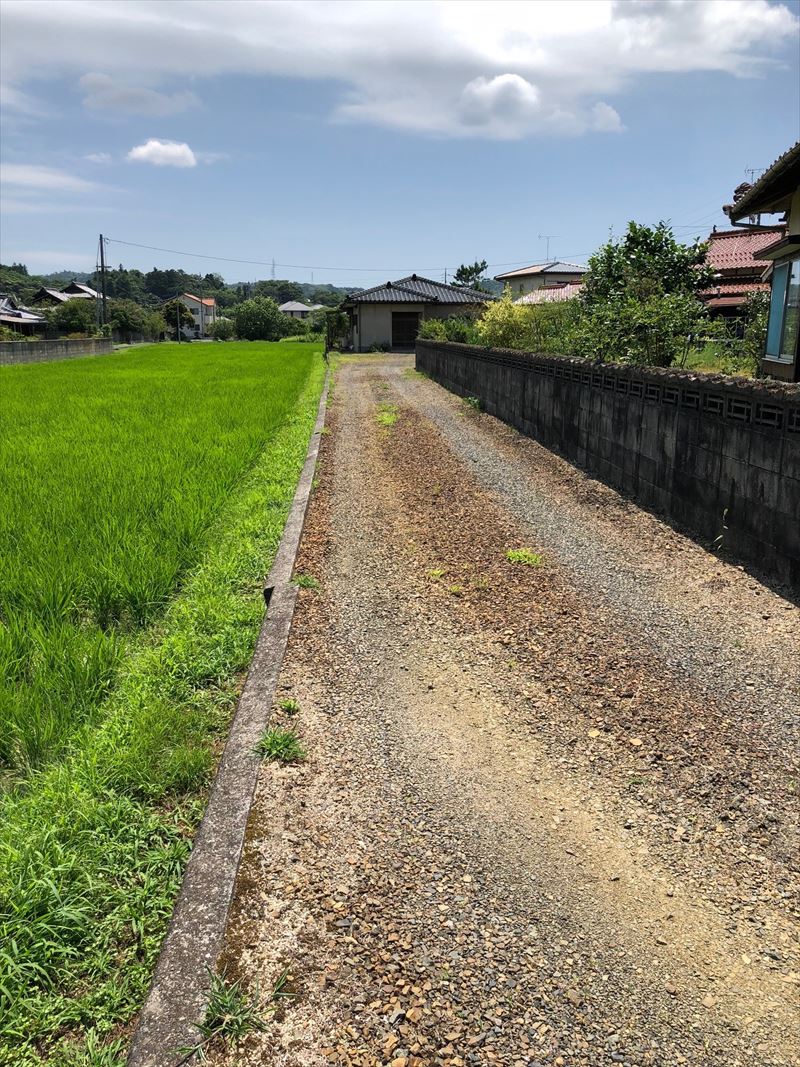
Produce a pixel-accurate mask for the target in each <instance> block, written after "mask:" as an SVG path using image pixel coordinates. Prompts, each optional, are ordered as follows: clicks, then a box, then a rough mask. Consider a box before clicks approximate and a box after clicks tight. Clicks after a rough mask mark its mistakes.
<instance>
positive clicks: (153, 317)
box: [142, 308, 169, 341]
mask: <svg viewBox="0 0 800 1067" xmlns="http://www.w3.org/2000/svg"><path fill="white" fill-rule="evenodd" d="M168 330H169V327H168V325H167V320H166V319H165V318H164V316H163V314H162V313H161V312H160V311H155V310H150V309H147V308H145V309H144V329H143V331H142V332H143V333H144V335H145V337H146V338H147V340H148V341H160V340H161V338H162V337H163V336H164V334H166V333H167V332H168Z"/></svg>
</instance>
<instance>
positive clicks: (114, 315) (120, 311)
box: [108, 300, 147, 343]
mask: <svg viewBox="0 0 800 1067" xmlns="http://www.w3.org/2000/svg"><path fill="white" fill-rule="evenodd" d="M108 321H109V323H110V325H111V328H112V330H115V331H116V332H117V333H118V334H119V335H120V337H121V339H122V340H123V341H125V342H128V343H129V342H130V341H131V340H133V338H134V337H138V336H141V335H142V334H144V330H145V325H146V321H147V315H146V313H145V311H144V309H143V308H141V307H140V306H139V305H138V304H137V303H136V302H135V301H133V300H110V301H109V303H108Z"/></svg>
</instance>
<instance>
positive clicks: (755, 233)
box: [706, 226, 786, 276]
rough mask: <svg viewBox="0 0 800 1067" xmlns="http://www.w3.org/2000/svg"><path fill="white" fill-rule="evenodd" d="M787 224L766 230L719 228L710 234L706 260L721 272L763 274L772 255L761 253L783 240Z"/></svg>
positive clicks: (725, 273)
mask: <svg viewBox="0 0 800 1067" xmlns="http://www.w3.org/2000/svg"><path fill="white" fill-rule="evenodd" d="M785 232H786V227H785V226H769V227H765V228H764V229H762V230H717V231H716V233H712V234H711V235H710V237H709V238H708V242H709V244H708V255H707V257H706V263H708V265H709V266H710V267H714V269H715V270H716V271H718V272H719V273H720V274H723V275H728V274H731V273H734V272H735V273H736V274H751V275H753V276H757V275H761V274H763V273H764V271H765V270H766V268H767V267H768V266H769V263H770V261H769V260H768V259H761V258H760V257H759V253H760V252H762V251H763V250H764V249H765V248H768V247H769V246H770V245H772V244H774V243H775V242H776V241H777V240H779V239H780V238H781V237H782V236H783V234H784V233H785Z"/></svg>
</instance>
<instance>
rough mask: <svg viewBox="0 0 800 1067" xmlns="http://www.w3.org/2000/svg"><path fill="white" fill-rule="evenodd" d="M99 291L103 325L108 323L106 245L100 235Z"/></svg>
mask: <svg viewBox="0 0 800 1067" xmlns="http://www.w3.org/2000/svg"><path fill="white" fill-rule="evenodd" d="M100 291H101V292H102V294H103V313H102V319H103V325H104V326H105V324H106V323H107V322H108V302H107V300H106V243H105V241H104V240H103V235H102V233H101V234H100Z"/></svg>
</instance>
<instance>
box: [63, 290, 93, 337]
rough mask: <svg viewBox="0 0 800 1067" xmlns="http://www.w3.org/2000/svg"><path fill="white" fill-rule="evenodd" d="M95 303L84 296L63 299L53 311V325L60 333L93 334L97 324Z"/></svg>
mask: <svg viewBox="0 0 800 1067" xmlns="http://www.w3.org/2000/svg"><path fill="white" fill-rule="evenodd" d="M95 303H96V302H95V301H94V300H88V299H85V298H84V297H74V298H73V299H72V300H65V301H64V302H63V304H59V305H58V307H57V308H56V309H55V312H54V313H53V325H54V326H55V327H56V328H57V329H58V330H59V331H60V332H61V333H84V334H93V333H94V331H95V326H96V324H97V308H96V307H95Z"/></svg>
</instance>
